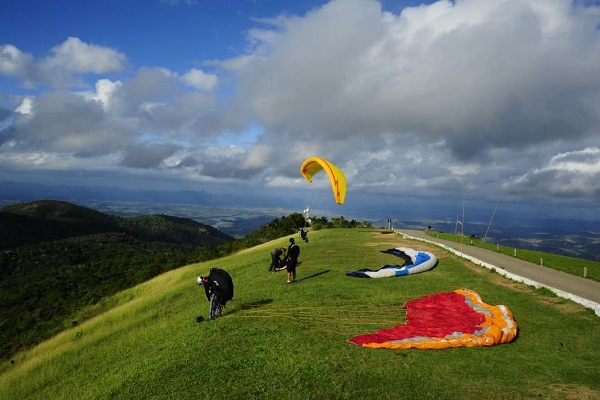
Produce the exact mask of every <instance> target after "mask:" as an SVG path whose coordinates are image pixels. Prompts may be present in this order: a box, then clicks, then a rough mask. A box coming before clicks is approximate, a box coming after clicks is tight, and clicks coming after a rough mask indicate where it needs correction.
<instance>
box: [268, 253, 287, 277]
mask: <svg viewBox="0 0 600 400" xmlns="http://www.w3.org/2000/svg"><path fill="white" fill-rule="evenodd" d="M286 251H287V249H286V248H285V247H277V248H275V249H273V250H272V251H271V265H269V272H275V271H277V270H279V269H280V268H281V266H282V265H284V264H282V262H281V256H282V255H284V254H285V252H286Z"/></svg>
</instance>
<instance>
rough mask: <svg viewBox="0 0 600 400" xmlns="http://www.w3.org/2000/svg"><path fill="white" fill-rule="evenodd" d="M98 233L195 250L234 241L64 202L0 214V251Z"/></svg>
mask: <svg viewBox="0 0 600 400" xmlns="http://www.w3.org/2000/svg"><path fill="white" fill-rule="evenodd" d="M99 233H118V234H124V235H127V236H130V237H131V238H133V239H136V240H141V241H144V242H161V243H169V244H174V245H182V246H199V247H206V246H213V245H218V244H222V243H225V242H229V241H232V240H234V238H233V237H231V236H229V235H227V234H225V233H223V232H221V231H219V230H218V229H215V228H213V227H211V226H208V225H204V224H201V223H199V222H196V221H193V220H191V219H187V218H179V217H173V216H169V215H143V216H139V217H132V218H124V217H119V216H116V215H109V214H105V213H102V212H99V211H96V210H92V209H89V208H86V207H81V206H77V205H75V204H71V203H68V202H64V201H53V200H41V201H35V202H31V203H21V204H14V205H11V206H8V207H5V208H3V209H2V210H0V249H9V248H14V247H18V246H23V245H28V244H37V243H42V242H49V241H56V240H61V239H67V238H74V237H78V236H84V235H92V234H99Z"/></svg>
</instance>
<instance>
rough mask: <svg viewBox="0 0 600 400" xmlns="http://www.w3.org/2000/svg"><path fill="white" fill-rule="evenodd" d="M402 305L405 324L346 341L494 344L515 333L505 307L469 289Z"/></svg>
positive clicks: (399, 345)
mask: <svg viewBox="0 0 600 400" xmlns="http://www.w3.org/2000/svg"><path fill="white" fill-rule="evenodd" d="M404 307H405V308H406V310H407V311H406V324H400V325H396V326H395V327H394V328H390V329H380V330H378V331H377V332H375V333H367V334H364V335H359V336H356V337H354V338H352V339H349V340H348V341H349V342H350V343H354V344H356V345H358V346H362V347H370V348H375V349H378V348H386V349H447V348H454V347H483V346H494V345H497V344H502V343H509V342H511V341H512V340H513V339H514V338H515V337H516V336H517V324H516V322H515V320H514V319H513V316H512V313H511V312H510V310H509V309H508V307H506V306H504V305H497V306H491V305H489V304H486V303H484V302H483V301H482V300H481V297H480V296H479V294H477V293H476V292H474V291H472V290H469V289H458V290H455V291H453V292H447V293H435V294H432V295H429V296H425V297H422V298H420V299H417V300H411V301H408V302H406V303H405V304H404Z"/></svg>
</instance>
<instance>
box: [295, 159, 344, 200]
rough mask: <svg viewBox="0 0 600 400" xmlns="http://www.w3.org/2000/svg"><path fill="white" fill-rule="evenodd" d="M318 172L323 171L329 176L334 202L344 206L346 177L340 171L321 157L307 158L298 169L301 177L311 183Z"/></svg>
mask: <svg viewBox="0 0 600 400" xmlns="http://www.w3.org/2000/svg"><path fill="white" fill-rule="evenodd" d="M320 170H325V172H327V175H328V176H329V180H330V181H331V189H332V190H333V196H334V197H335V202H336V203H338V204H344V199H345V198H346V177H345V176H344V173H343V172H342V170H341V169H339V168H338V167H337V166H335V165H334V164H332V163H330V162H329V161H327V160H325V159H324V158H321V157H309V158H307V159H306V160H305V161H304V163H302V166H301V167H300V172H301V173H302V176H304V177H305V178H306V180H307V181H309V182H312V178H313V176H314V175H315V174H316V173H317V172H319V171H320Z"/></svg>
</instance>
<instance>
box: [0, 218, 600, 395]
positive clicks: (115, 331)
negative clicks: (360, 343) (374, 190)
mask: <svg viewBox="0 0 600 400" xmlns="http://www.w3.org/2000/svg"><path fill="white" fill-rule="evenodd" d="M310 239H311V240H310V243H308V244H303V243H302V244H301V249H302V252H301V255H300V260H301V262H302V264H301V265H300V266H299V267H298V279H299V282H298V283H296V284H292V285H286V284H285V275H284V274H283V273H281V272H279V273H268V272H267V269H268V265H269V261H270V260H269V251H270V250H271V248H273V247H275V246H281V245H284V244H286V243H287V237H283V238H281V239H278V240H275V241H272V242H268V243H265V244H262V245H259V246H256V247H254V248H252V249H249V250H244V251H241V252H239V253H237V254H235V255H231V256H227V257H224V258H221V259H218V260H214V261H209V262H205V263H201V264H194V265H189V266H186V267H182V268H179V269H176V270H173V271H170V272H167V273H164V274H162V275H160V276H158V277H156V278H154V279H152V280H150V281H148V282H146V283H144V284H141V285H139V286H136V287H134V288H132V289H129V290H126V291H124V292H121V293H119V294H117V295H115V296H112V297H110V298H107V299H105V300H102V301H101V302H100V303H98V305H97V306H96V307H95V308H93V309H87V310H86V311H85V313H84V314H83V315H82V316H81V318H80V319H81V320H82V321H83V320H86V318H87V317H88V316H94V315H95V316H94V317H92V318H89V319H87V321H86V322H83V323H81V324H79V325H78V326H76V327H73V328H72V329H69V330H66V331H64V332H63V333H61V334H59V335H57V336H56V337H54V338H53V339H51V340H48V341H46V342H44V343H42V344H41V345H39V346H37V347H35V348H34V349H32V350H31V351H27V352H25V353H22V354H20V355H18V356H15V357H13V359H12V360H11V361H9V362H6V363H3V364H2V365H1V367H0V398H2V399H25V398H26V399H83V398H90V399H92V398H93V399H148V398H160V399H169V398H170V399H198V398H214V399H238V398H244V399H249V398H261V399H263V398H266V399H269V398H272V399H330V398H335V399H364V398H373V399H463V398H482V399H529V398H543V399H600V380H598V371H599V370H598V365H600V319H599V318H597V317H596V316H595V315H594V313H593V312H592V311H591V310H588V309H586V308H583V307H581V306H579V305H577V304H575V303H573V302H570V301H568V300H565V299H562V298H558V297H549V296H548V295H547V292H546V291H536V290H534V289H531V288H529V287H527V286H525V285H522V284H518V283H515V282H512V281H510V280H507V279H505V278H504V277H502V276H500V275H498V274H495V273H493V272H490V271H488V270H487V269H483V268H479V267H476V266H474V265H473V264H471V263H469V262H468V261H465V260H462V259H459V258H457V257H456V256H454V255H452V254H450V253H448V252H446V251H444V250H441V249H440V248H438V247H435V246H432V245H429V244H425V243H422V242H413V241H409V240H404V239H401V238H400V237H399V236H397V235H394V234H390V233H388V232H381V231H377V230H372V229H362V228H357V229H329V230H323V231H317V232H312V233H311V236H310ZM395 246H408V247H415V248H418V249H422V250H428V251H431V252H433V253H434V254H436V256H438V259H439V265H438V266H437V267H436V268H435V269H433V270H431V271H427V272H424V273H421V274H416V275H410V276H407V277H401V278H384V279H360V278H352V277H347V276H345V272H346V271H347V270H351V269H358V268H373V269H376V268H379V267H380V266H381V265H383V264H387V263H390V262H393V261H392V260H390V256H389V255H386V254H383V253H379V252H378V250H384V249H387V248H390V247H395ZM213 266H221V267H224V268H226V269H227V270H228V271H229V272H230V273H231V275H232V277H233V279H234V282H235V285H236V287H235V298H234V300H233V301H231V302H230V303H229V304H228V307H227V308H226V309H225V313H224V316H223V317H222V318H220V319H218V320H215V321H206V322H204V323H200V324H198V323H196V322H195V317H196V316H197V315H199V314H203V315H206V314H207V308H208V305H207V301H206V299H205V298H203V293H202V289H201V288H199V287H198V286H197V285H196V284H195V277H196V275H198V274H206V273H207V272H208V270H209V268H210V267H213ZM458 288H469V289H472V290H475V291H476V292H478V293H479V294H480V295H481V297H482V299H483V300H484V301H485V302H487V303H489V304H505V305H506V306H508V307H509V308H510V310H511V311H512V312H513V314H514V317H515V320H516V321H517V324H518V326H519V336H518V338H517V339H516V340H515V341H514V342H512V343H509V344H505V345H499V346H494V347H489V348H470V349H469V348H459V349H451V350H429V351H427V350H425V351H421V350H409V351H394V350H373V349H366V348H360V347H357V346H354V345H352V344H350V343H348V342H347V341H346V340H347V339H349V338H351V337H353V336H355V335H358V334H362V333H366V332H371V331H374V330H376V329H378V328H384V327H391V326H393V325H396V324H398V323H402V322H403V315H404V312H403V309H402V304H403V303H404V302H406V301H408V300H412V299H416V298H420V297H423V296H425V295H429V294H432V293H436V292H447V291H452V290H455V289H458Z"/></svg>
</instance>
